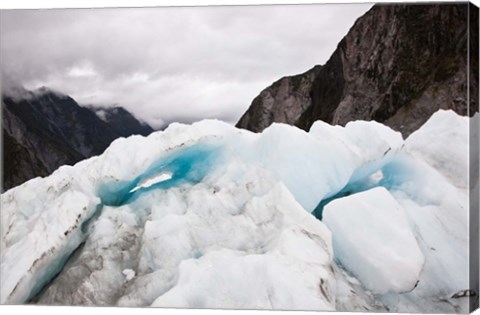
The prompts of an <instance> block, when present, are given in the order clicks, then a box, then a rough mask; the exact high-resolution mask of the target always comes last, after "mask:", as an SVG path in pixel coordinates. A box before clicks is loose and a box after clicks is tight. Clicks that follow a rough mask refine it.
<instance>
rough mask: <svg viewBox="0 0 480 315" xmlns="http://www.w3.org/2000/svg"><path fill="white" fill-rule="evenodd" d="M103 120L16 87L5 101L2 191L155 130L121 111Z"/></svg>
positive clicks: (57, 97) (59, 97)
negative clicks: (122, 138) (121, 139)
mask: <svg viewBox="0 0 480 315" xmlns="http://www.w3.org/2000/svg"><path fill="white" fill-rule="evenodd" d="M110 112H111V114H109V115H108V117H109V119H108V120H106V121H104V120H102V119H100V118H99V117H98V116H97V114H95V112H94V111H92V109H89V108H85V107H82V106H80V105H78V103H77V102H76V101H75V100H74V99H73V98H71V97H69V96H67V95H63V94H61V93H58V92H55V91H52V90H49V89H47V88H40V89H38V90H35V91H27V90H25V89H22V88H16V90H15V91H14V92H5V93H4V95H3V97H2V114H3V115H2V126H3V127H2V132H3V141H4V151H3V152H4V153H3V158H4V167H3V169H4V174H3V190H7V189H9V188H12V187H14V186H17V185H19V184H21V183H23V182H25V181H27V180H29V179H31V178H34V177H37V176H46V175H48V174H50V173H52V172H53V171H54V170H56V169H57V168H58V167H59V166H61V165H72V164H75V163H76V162H78V161H80V160H83V159H85V158H87V157H90V156H93V155H99V154H101V153H102V152H103V151H104V150H105V149H106V148H107V147H108V146H109V145H110V143H111V142H112V141H113V140H114V139H116V138H118V137H127V136H129V135H132V134H143V135H146V134H148V133H150V132H151V131H152V129H151V128H150V127H149V126H147V125H145V124H142V123H140V122H139V121H137V120H136V119H135V118H134V117H133V116H132V115H131V114H130V113H128V112H127V111H126V110H124V109H121V108H119V107H117V108H115V109H112V110H111V111H110Z"/></svg>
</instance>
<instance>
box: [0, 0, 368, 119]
mask: <svg viewBox="0 0 480 315" xmlns="http://www.w3.org/2000/svg"><path fill="white" fill-rule="evenodd" d="M371 6H372V5H371V4H348V5H341V4H336V5H282V6H236V7H235V6H224V7H197V8H194V7H193V8H192V7H181V8H180V7H177V8H175V7H168V8H165V7H164V8H136V9H133V8H128V9H126V8H118V9H65V10H57V9H54V10H13V11H12V10H10V11H7V10H4V11H2V12H1V13H0V14H1V16H0V41H1V43H0V53H1V69H2V75H3V76H10V77H11V78H13V80H15V81H18V82H21V84H23V85H25V86H26V87H27V88H36V87H39V86H49V87H52V88H54V89H56V90H58V91H62V92H64V93H66V94H69V95H71V96H72V97H73V98H75V99H76V100H77V101H78V102H80V103H82V104H93V105H95V104H99V105H113V104H118V105H121V106H124V107H125V108H127V109H128V110H130V111H131V112H132V113H134V114H135V115H136V116H137V117H139V118H141V119H143V120H145V121H146V122H148V123H150V124H152V125H154V126H155V127H160V125H161V124H165V123H169V122H171V121H182V122H192V121H196V120H199V119H202V118H219V119H223V120H226V121H228V122H231V123H234V122H236V120H238V118H239V117H240V116H241V115H242V114H243V112H244V111H245V110H246V109H247V108H248V106H249V105H250V103H251V101H252V99H253V98H254V97H255V96H256V95H257V94H258V93H259V92H260V91H261V90H262V89H263V88H265V87H266V86H268V85H269V84H271V83H272V82H273V81H275V80H277V79H278V78H280V77H282V76H285V75H290V74H296V73H300V72H304V71H306V70H308V69H309V68H311V67H313V66H314V65H316V64H322V63H324V62H326V60H327V59H328V57H329V56H330V55H331V53H332V52H333V51H334V49H335V48H336V45H337V44H338V42H339V41H340V39H341V38H342V37H343V36H344V35H345V34H346V33H347V31H348V29H349V28H350V27H351V26H352V25H353V23H354V21H355V19H356V18H358V17H359V16H361V15H362V14H363V13H365V12H366V11H367V10H368V9H369V8H370V7H371Z"/></svg>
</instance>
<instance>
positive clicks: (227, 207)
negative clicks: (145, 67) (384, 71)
mask: <svg viewBox="0 0 480 315" xmlns="http://www.w3.org/2000/svg"><path fill="white" fill-rule="evenodd" d="M466 132H468V118H465V117H460V116H457V115H456V114H455V113H453V112H451V111H439V112H437V113H436V114H434V116H432V118H431V119H430V120H429V121H428V122H427V123H426V124H425V126H424V127H422V128H421V129H419V130H418V131H417V132H415V133H414V134H412V135H411V136H410V137H409V138H408V139H407V140H405V141H404V140H403V139H402V137H401V135H400V134H399V133H397V132H394V131H392V130H391V129H389V128H388V127H385V126H383V125H382V124H379V123H376V122H364V121H356V122H351V123H348V124H347V125H346V126H345V127H340V126H330V125H328V124H326V123H323V122H321V121H318V122H316V123H315V124H314V125H313V126H312V128H311V130H310V132H308V133H307V132H305V131H302V130H299V129H297V128H295V127H291V126H287V125H283V124H274V125H272V126H270V127H269V128H267V129H266V130H264V132H262V133H261V134H254V133H251V132H249V131H246V130H239V129H236V128H234V127H232V126H230V125H228V124H226V123H222V122H219V121H212V120H205V121H201V122H197V123H194V124H192V125H183V124H172V125H171V126H170V127H169V128H167V129H166V130H165V131H163V132H156V133H152V134H151V135H149V136H148V137H142V136H132V137H129V138H121V139H118V140H116V141H114V142H113V143H112V144H111V145H110V147H109V148H108V149H107V150H106V151H105V152H104V154H102V155H101V156H97V157H93V158H90V159H88V160H85V161H82V162H80V163H78V164H76V165H75V166H73V167H72V166H64V167H61V168H59V169H58V170H57V171H56V172H54V173H53V174H52V175H50V176H49V177H46V178H36V179H33V180H30V181H28V182H26V183H24V184H23V185H21V186H19V187H16V188H14V189H11V190H9V191H7V192H5V193H4V194H2V195H1V206H2V214H1V233H2V234H1V250H2V256H1V275H2V279H1V303H10V304H16V303H25V302H28V301H35V302H36V303H40V304H69V305H121V306H148V305H152V306H167V307H168V306H169V307H196V308H203V307H206V308H246V309H252V308H257V309H298V310H334V309H339V310H347V311H348V310H365V309H370V310H397V311H417V312H418V311H420V312H422V311H423V312H426V311H432V310H433V311H445V312H452V311H462V310H466V302H465V300H466V299H462V298H460V299H456V298H452V296H454V295H455V293H457V292H459V291H461V290H465V289H468V281H467V276H468V275H467V274H466V272H467V270H468V268H467V267H468V259H467V257H468V256H467V250H468V235H466V232H465V231H468V198H467V196H468V193H467V187H468V185H467V183H466V182H465V178H464V176H466V172H467V170H466V168H467V167H468V160H465V158H464V156H463V155H462V154H463V153H459V152H463V150H465V146H467V144H465V143H463V142H459V143H458V142H457V145H455V146H447V147H445V146H444V145H442V143H443V144H444V143H450V141H456V140H457V139H467V138H468V134H467V133H466ZM462 141H463V140H462ZM453 162H455V163H453ZM452 164H454V166H452ZM380 203H381V204H383V205H385V204H386V205H388V207H385V206H382V205H380ZM357 206H358V207H357ZM322 210H323V211H324V214H325V219H324V220H325V222H322V221H320V220H317V219H316V218H315V217H314V216H313V215H311V212H313V211H315V212H317V211H318V212H319V213H321V212H322ZM392 218H395V219H394V220H392ZM352 221H355V222H352ZM347 222H350V223H349V224H350V226H349V225H347ZM325 223H326V224H325ZM352 225H353V226H352ZM369 227H370V228H369ZM362 231H365V233H363V234H362ZM387 231H388V233H390V234H388V235H389V238H388V241H386V242H383V241H385V240H384V239H379V238H381V237H382V236H383V235H384V234H385V233H387ZM332 238H333V246H332ZM360 240H362V242H360ZM406 247H408V249H409V250H408V251H405V248H406ZM390 253H393V254H394V255H390ZM369 255H371V256H369ZM395 255H396V256H395ZM395 257H396V258H395ZM373 259H376V263H378V270H380V271H381V272H378V278H376V279H373V280H372V279H371V278H372V277H371V276H372V273H373V271H372V270H374V269H375V267H374V266H373V265H372V264H373ZM387 265H388V266H387ZM375 276H377V275H375ZM417 282H418V283H417Z"/></svg>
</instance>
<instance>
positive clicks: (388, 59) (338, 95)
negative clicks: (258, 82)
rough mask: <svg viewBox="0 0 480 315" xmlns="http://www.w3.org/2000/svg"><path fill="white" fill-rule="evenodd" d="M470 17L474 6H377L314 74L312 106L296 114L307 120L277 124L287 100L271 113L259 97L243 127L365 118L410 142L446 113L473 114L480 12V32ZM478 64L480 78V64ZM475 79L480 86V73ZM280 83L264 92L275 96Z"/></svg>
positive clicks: (254, 128)
mask: <svg viewBox="0 0 480 315" xmlns="http://www.w3.org/2000/svg"><path fill="white" fill-rule="evenodd" d="M472 12H473V13H472ZM468 15H469V10H468V4H467V3H460V4H436V5H416V4H415V5H409V4H402V5H399V4H394V5H382V4H379V5H375V6H374V7H373V8H372V9H371V10H370V11H369V12H367V13H366V14H365V15H364V16H362V17H361V18H359V19H358V20H357V21H356V22H355V24H354V26H353V27H352V28H351V29H350V31H349V32H348V34H347V35H346V36H345V37H344V38H343V39H342V40H341V42H340V43H339V45H338V47H337V49H336V50H335V52H334V53H333V55H332V56H331V57H330V59H329V60H328V62H327V63H326V64H325V65H324V66H322V67H319V70H318V71H316V72H315V73H314V74H313V76H314V78H313V82H312V81H310V80H311V77H309V80H307V81H308V82H309V83H308V84H306V85H305V86H304V87H303V88H304V89H309V90H310V91H309V93H308V95H309V97H310V102H309V104H306V105H305V103H303V107H302V108H295V109H294V111H295V112H296V113H297V112H299V111H300V112H301V115H300V117H299V118H296V117H297V116H296V115H295V116H291V118H292V119H290V120H288V121H280V120H277V119H275V117H274V116H272V115H271V112H282V111H283V110H284V109H283V108H285V104H284V102H283V101H282V100H277V102H275V103H274V104H273V105H269V107H270V108H272V110H271V111H265V108H267V106H262V104H256V102H255V100H257V103H258V102H259V101H258V97H257V98H256V99H255V100H254V102H253V104H252V106H251V107H250V108H249V110H248V111H247V113H246V114H245V115H244V116H243V117H242V119H241V120H240V121H239V122H238V124H237V126H238V127H241V128H246V129H249V130H252V131H261V130H263V129H264V128H266V127H267V126H268V125H269V124H271V123H273V122H286V123H288V124H291V125H297V126H298V127H300V128H302V129H304V130H308V129H309V128H310V127H311V125H312V124H313V122H315V121H316V120H323V121H326V122H328V123H331V124H339V125H345V124H346V123H347V122H349V121H352V120H359V119H361V120H376V121H379V122H382V123H384V124H386V125H388V126H390V127H391V128H393V129H395V130H397V131H400V132H401V133H402V134H403V136H404V137H406V136H408V135H409V134H410V133H412V132H413V131H414V130H416V129H417V128H419V127H420V126H421V125H422V124H423V123H424V122H425V121H426V120H428V118H429V117H430V116H431V115H432V114H433V113H434V112H435V111H437V110H438V109H440V108H442V109H453V110H455V111H456V112H457V113H459V114H461V115H467V113H468V106H467V99H468V96H467V90H468V88H469V84H468V78H467V69H468V68H467V65H468V64H469V60H468V53H467V51H468V39H469V35H468V33H469V32H470V37H471V38H473V37H475V38H476V43H477V46H478V9H477V10H470V20H472V19H474V20H475V19H476V21H477V23H476V24H475V23H473V24H475V25H477V27H476V28H470V29H469V27H468V24H469V23H468V21H469V19H468ZM470 22H471V21H470ZM470 25H472V23H470ZM472 42H473V41H472ZM472 42H471V44H472ZM471 64H472V66H473V67H476V69H473V71H474V72H475V73H478V62H477V63H471ZM304 75H305V74H303V75H300V76H304ZM470 82H471V85H475V84H476V85H478V75H477V77H476V78H471V80H470ZM274 86H275V84H274V85H272V86H271V87H268V88H267V89H265V90H264V91H263V92H262V93H263V94H267V93H272V91H275V87H274ZM261 95H262V94H261ZM261 95H260V96H261ZM288 97H293V98H297V97H298V96H297V94H295V93H292V94H291V95H289V96H287V97H286V98H288ZM471 102H476V104H478V94H476V96H475V95H473V93H472V97H471ZM303 108H305V110H303ZM259 109H263V111H259ZM244 117H250V119H249V120H248V121H247V120H245V119H244ZM253 118H256V120H253ZM246 122H248V123H246ZM266 122H268V123H266Z"/></svg>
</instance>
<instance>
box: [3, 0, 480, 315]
mask: <svg viewBox="0 0 480 315" xmlns="http://www.w3.org/2000/svg"><path fill="white" fill-rule="evenodd" d="M368 2H370V1H358V0H351V1H342V0H340V1H338V0H327V1H318V0H317V1H312V0H310V1H308V0H306V1H305V0H303V1H302V0H243V1H241V0H223V1H222V0H137V1H134V0H96V1H95V0H83V1H82V0H69V1H68V2H67V1H65V0H63V1H62V0H41V1H39V0H37V1H35V0H15V1H13V0H11V1H9V2H8V3H7V2H6V1H3V2H1V3H0V9H21V8H88V7H140V6H169V5H175V6H179V5H182V6H194V5H233V4H235V5H243V4H292V3H302V4H308V3H368ZM372 2H391V1H384V0H377V1H372ZM401 2H428V1H401ZM436 2H445V1H438V0H437V1H436ZM449 2H451V1H449ZM472 2H473V3H474V4H475V5H477V6H480V0H473V1H472ZM339 40H340V38H339ZM85 312H88V315H90V314H91V315H95V314H104V313H105V312H108V313H115V315H127V314H128V315H130V314H140V315H143V314H145V315H152V314H162V315H163V314H165V315H170V314H172V315H189V314H191V315H207V314H213V315H215V314H217V315H261V314H264V315H270V314H272V315H273V314H281V315H299V314H308V313H312V312H308V313H307V312H290V311H236V310H235V311H233V310H186V309H185V310H184V309H158V308H156V309H150V308H112V307H101V308H100V307H95V308H93V307H89V308H86V307H64V306H57V307H47V306H0V313H1V314H30V313H36V314H39V315H57V314H59V315H60V314H61V315H80V314H81V315H85ZM312 314H327V313H326V312H315V313H312ZM335 314H351V315H353V314H361V313H335ZM475 314H476V315H480V311H476V312H475Z"/></svg>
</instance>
